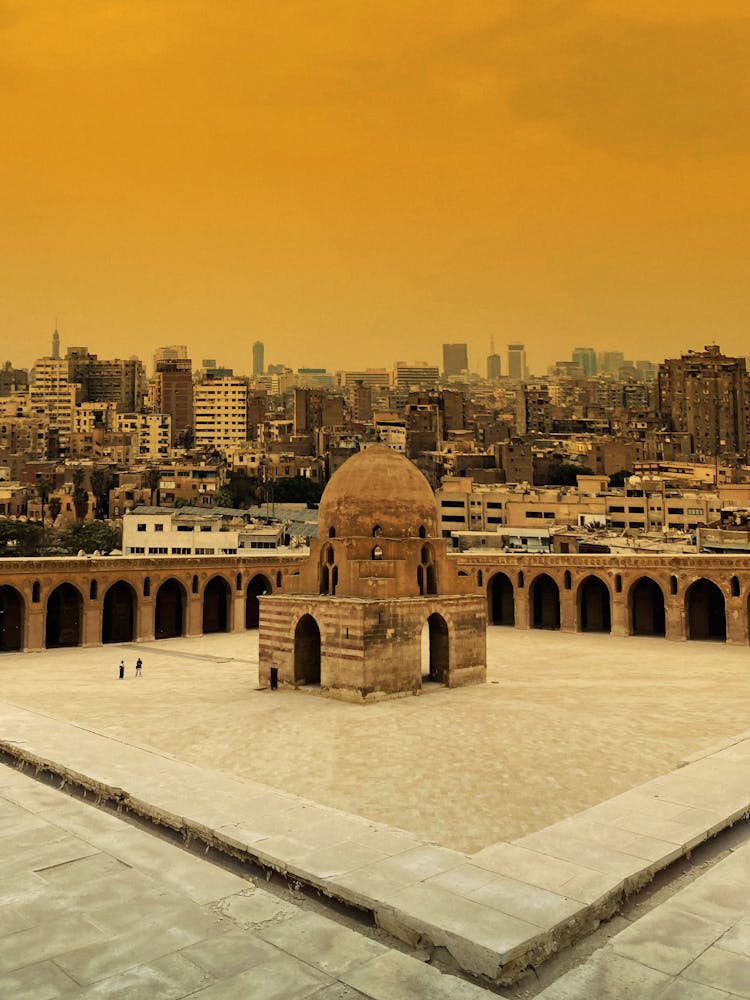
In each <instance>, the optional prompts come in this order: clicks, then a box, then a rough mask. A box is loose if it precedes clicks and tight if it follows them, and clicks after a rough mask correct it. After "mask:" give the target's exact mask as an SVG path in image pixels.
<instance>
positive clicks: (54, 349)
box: [52, 327, 60, 361]
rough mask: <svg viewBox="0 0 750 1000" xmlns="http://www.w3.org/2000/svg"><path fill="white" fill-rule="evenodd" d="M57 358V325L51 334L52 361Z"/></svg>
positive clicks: (58, 348) (58, 356) (58, 355)
mask: <svg viewBox="0 0 750 1000" xmlns="http://www.w3.org/2000/svg"><path fill="white" fill-rule="evenodd" d="M59 358H60V334H59V333H58V332H57V327H55V331H54V333H53V334H52V359H53V360H54V361H57V360H59Z"/></svg>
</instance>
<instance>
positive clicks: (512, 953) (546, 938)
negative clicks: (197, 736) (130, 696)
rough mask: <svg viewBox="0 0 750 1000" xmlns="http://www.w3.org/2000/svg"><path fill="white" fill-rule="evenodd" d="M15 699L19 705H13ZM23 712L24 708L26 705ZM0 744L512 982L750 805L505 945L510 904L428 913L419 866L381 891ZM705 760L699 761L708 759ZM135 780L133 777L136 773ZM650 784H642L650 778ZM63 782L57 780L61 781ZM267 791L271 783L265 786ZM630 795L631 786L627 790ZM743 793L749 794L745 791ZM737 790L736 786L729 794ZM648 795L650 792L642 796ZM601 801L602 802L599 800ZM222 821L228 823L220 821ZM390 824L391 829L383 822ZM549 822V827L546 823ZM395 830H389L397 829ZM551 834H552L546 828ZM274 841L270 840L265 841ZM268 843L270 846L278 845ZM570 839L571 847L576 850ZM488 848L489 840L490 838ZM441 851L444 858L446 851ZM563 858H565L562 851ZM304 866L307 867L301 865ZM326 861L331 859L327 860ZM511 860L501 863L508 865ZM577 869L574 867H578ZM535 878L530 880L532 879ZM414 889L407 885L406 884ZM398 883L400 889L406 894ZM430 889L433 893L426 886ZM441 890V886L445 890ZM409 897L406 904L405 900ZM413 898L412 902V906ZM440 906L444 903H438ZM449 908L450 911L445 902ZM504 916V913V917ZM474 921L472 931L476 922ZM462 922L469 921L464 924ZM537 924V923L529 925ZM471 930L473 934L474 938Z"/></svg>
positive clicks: (659, 795) (473, 968)
mask: <svg viewBox="0 0 750 1000" xmlns="http://www.w3.org/2000/svg"><path fill="white" fill-rule="evenodd" d="M14 707H15V706H14ZM23 711H25V712H27V711H28V710H23ZM28 714H29V715H31V716H33V715H34V714H37V715H40V716H41V713H28ZM44 718H46V719H47V720H48V721H50V722H52V723H54V724H56V725H58V726H65V727H68V726H71V725H72V724H69V723H63V722H61V721H60V720H57V719H54V718H53V717H44ZM72 728H76V729H79V730H81V731H83V732H86V733H88V734H89V735H90V736H91V737H93V738H96V739H106V740H110V741H112V742H120V741H117V740H114V739H113V738H111V737H108V736H104V735H103V734H99V733H96V732H95V731H93V730H89V729H84V728H83V727H78V726H75V725H72ZM122 745H125V746H128V747H129V749H130V750H131V751H133V752H134V753H135V754H136V755H138V754H141V755H145V756H146V757H147V756H148V755H149V754H153V753H156V754H158V755H159V756H160V757H163V758H164V759H166V760H169V761H172V762H173V763H174V764H175V766H176V767H188V768H190V770H191V771H192V772H193V773H195V774H196V775H201V774H203V775H204V778H205V781H206V782H210V780H211V772H208V771H205V770H204V769H201V768H198V767H196V766H194V765H185V764H184V763H183V762H181V761H178V760H175V758H173V757H171V756H168V755H164V754H161V753H159V752H158V751H153V750H152V749H150V748H144V747H137V746H133V745H132V744H127V743H123V744H122ZM28 746H29V744H28V742H27V743H25V747H28ZM0 750H3V751H4V752H5V754H6V755H7V756H9V757H11V758H14V759H15V760H17V761H19V762H26V763H27V764H28V765H29V766H31V767H35V768H36V769H37V772H39V771H42V772H47V773H50V774H51V775H55V776H56V777H59V778H61V779H62V786H64V785H65V784H73V785H74V786H80V787H82V788H84V789H87V790H90V791H91V792H93V793H94V794H95V795H96V796H97V798H98V799H99V800H104V801H111V802H113V803H115V804H116V807H117V809H118V811H120V810H123V809H124V810H126V811H128V812H132V813H134V814H135V815H136V816H141V817H145V818H147V819H148V820H151V821H153V822H154V823H155V824H156V825H157V826H164V827H166V828H168V829H172V830H173V831H175V832H177V833H179V834H181V835H182V836H183V837H184V838H185V839H186V840H187V841H189V840H190V839H195V840H198V841H200V842H202V843H206V845H207V847H210V848H215V849H216V850H219V851H221V852H223V853H225V854H227V855H229V856H231V857H235V858H238V859H239V860H242V861H247V860H249V861H252V862H254V863H256V864H259V865H260V866H261V867H263V868H271V869H273V870H275V871H278V872H281V873H282V874H285V875H288V876H291V877H293V878H295V879H297V880H299V881H300V882H301V883H303V884H306V885H309V886H311V887H312V888H314V889H316V890H317V891H319V892H321V893H323V894H325V895H327V896H329V897H332V898H334V899H338V900H340V901H342V902H344V903H346V904H348V905H353V906H355V907H359V908H360V909H363V910H366V911H370V912H371V913H372V914H373V915H374V916H375V919H376V921H377V922H378V923H379V924H380V926H382V927H383V928H384V929H385V930H386V931H388V932H389V933H391V934H393V935H394V936H396V937H397V938H401V939H402V940H404V941H406V942H407V943H414V942H421V943H426V944H427V945H429V946H431V947H432V948H439V947H444V948H447V950H448V951H449V952H450V953H451V955H452V957H453V958H454V959H455V960H456V961H457V962H458V964H459V966H460V967H461V968H463V969H464V971H466V972H469V973H470V974H473V975H479V976H483V977H485V978H486V979H489V980H490V981H494V982H495V983H509V982H512V981H514V980H515V979H517V978H518V976H519V975H520V974H521V973H522V972H523V970H524V969H525V968H527V967H528V966H533V965H535V964H539V962H541V961H543V960H545V959H546V958H548V957H549V956H550V955H552V954H554V952H555V951H557V950H559V949H560V948H561V947H563V946H564V945H568V944H570V943H572V942H574V941H575V940H578V939H579V938H580V937H581V936H582V935H583V934H585V933H588V932H589V931H590V930H592V929H594V928H595V927H596V926H597V925H598V924H599V923H600V922H601V921H602V920H605V919H607V918H609V917H611V916H612V915H613V914H614V913H615V912H617V910H618V909H619V907H620V906H621V904H622V902H623V900H624V899H625V898H627V896H629V895H631V894H632V893H634V892H635V891H637V890H638V889H640V888H642V887H643V886H644V885H647V884H648V883H649V882H650V881H651V880H652V879H653V877H654V874H656V872H658V871H661V870H663V869H664V868H665V867H667V866H668V865H669V864H670V863H673V862H674V861H675V860H678V859H679V857H683V856H685V855H689V851H690V849H691V848H692V847H694V846H695V844H696V843H698V842H702V841H705V840H706V839H707V838H708V837H709V836H713V835H715V834H716V833H718V832H719V831H720V830H722V829H724V828H726V827H727V826H731V825H732V824H733V823H734V822H736V821H737V819H739V818H741V817H746V816H747V815H748V811H749V810H750V803H748V801H747V798H745V797H743V799H742V805H741V806H740V807H739V808H737V805H736V801H735V802H734V804H733V808H732V809H731V811H730V812H729V814H728V815H727V812H726V808H725V811H724V812H723V817H724V818H723V820H722V821H720V822H719V823H716V822H714V823H713V824H712V826H711V827H710V828H709V830H708V831H706V830H703V832H702V833H701V834H699V839H698V840H696V838H695V836H692V837H688V839H687V842H686V843H685V844H683V845H682V847H683V849H682V851H681V853H680V854H678V855H677V856H676V857H675V855H674V852H672V853H671V854H664V855H662V857H661V858H657V859H655V860H651V861H646V860H644V859H638V858H636V857H633V856H630V860H631V861H632V862H633V863H634V865H635V867H634V868H633V869H632V870H627V871H626V870H625V869H624V868H622V867H621V866H622V862H620V861H618V862H617V865H615V867H614V868H612V867H611V866H610V867H609V868H608V867H607V864H606V863H604V864H603V869H602V871H601V872H600V879H601V881H602V885H601V892H600V894H599V895H598V897H597V898H595V899H594V900H593V901H590V902H582V901H581V900H580V899H578V900H571V898H570V897H566V896H564V887H563V888H562V889H560V890H559V891H557V892H556V893H555V894H556V895H557V896H558V897H560V899H562V900H567V902H571V901H573V902H577V903H578V904H579V905H578V909H577V910H576V911H575V912H574V913H572V914H571V915H569V916H568V917H566V918H563V919H558V920H556V921H555V920H553V921H552V922H550V923H548V924H547V925H546V926H538V925H537V926H534V925H533V924H532V923H531V922H529V921H528V920H527V921H526V922H525V926H526V927H528V928H530V930H529V931H527V932H525V937H524V936H523V932H521V933H519V930H518V929H515V930H514V931H513V933H510V936H508V933H506V934H505V940H504V941H502V938H503V934H502V933H501V934H500V938H501V941H502V943H498V942H497V941H496V940H495V939H493V938H492V932H491V931H488V930H487V928H486V927H484V926H483V922H482V919H480V916H481V914H482V913H486V918H485V919H489V918H490V917H492V916H493V915H494V916H495V917H497V918H498V919H501V918H503V915H504V914H505V919H506V922H507V921H511V925H512V921H513V920H514V919H515V918H513V917H510V916H508V913H509V912H512V910H510V911H508V910H507V904H506V909H500V908H493V907H492V906H483V905H482V904H480V903H477V902H476V901H474V902H472V900H471V896H470V894H467V895H465V896H464V895H462V894H461V893H460V892H456V894H455V896H454V895H452V893H451V892H448V893H447V895H448V896H449V897H451V898H453V899H454V901H455V902H454V904H451V906H455V907H456V908H457V909H458V910H460V909H461V907H462V906H463V907H464V908H468V909H467V914H468V915H467V917H466V923H465V924H464V925H462V923H461V920H460V918H456V917H455V915H454V913H452V912H445V910H444V912H443V913H442V915H441V914H438V915H437V916H436V915H434V913H433V912H431V910H430V901H431V902H432V904H433V905H434V904H438V905H439V901H440V892H441V891H442V890H440V889H438V890H437V892H438V895H437V896H436V895H435V890H434V889H431V887H429V886H427V887H426V886H425V883H426V880H427V879H428V878H429V877H430V875H426V874H424V873H421V874H420V873H413V874H412V877H411V881H405V882H404V883H403V885H402V888H401V892H400V893H399V892H398V891H397V892H395V896H394V892H393V891H389V890H388V889H387V887H386V891H385V892H384V891H383V890H382V889H380V890H378V889H376V888H375V889H373V888H372V887H371V888H370V889H369V890H368V889H367V875H368V870H369V869H370V864H368V863H367V862H366V861H365V862H361V861H359V862H358V863H357V864H353V865H351V864H350V866H349V868H348V869H346V872H348V877H347V874H346V872H345V873H344V874H342V875H336V874H335V868H334V869H333V870H332V871H331V872H330V873H329V874H326V869H325V867H323V868H322V869H321V867H320V865H319V866H318V872H317V873H316V872H315V870H314V855H315V850H316V849H315V848H312V849H311V848H309V845H308V850H307V852H305V850H304V849H302V850H301V848H304V843H303V841H302V840H300V841H292V842H290V843H296V844H298V845H299V846H298V848H297V852H296V853H297V858H295V856H294V851H292V854H291V855H290V854H289V852H288V849H287V856H286V857H285V856H284V849H283V841H284V840H285V838H284V836H283V835H282V836H281V841H282V851H281V853H279V846H278V844H279V835H278V834H273V833H272V834H270V835H269V834H267V833H266V834H263V835H262V836H261V837H260V838H259V839H257V840H255V841H252V842H243V840H242V835H241V832H240V834H239V835H235V836H232V837H229V836H228V835H224V834H223V833H222V832H221V831H220V830H219V829H214V828H213V827H212V826H211V825H210V822H211V821H209V823H208V824H207V823H201V822H200V821H199V819H197V818H191V817H186V816H183V815H178V814H177V813H175V812H171V811H167V810H165V809H163V808H160V807H159V806H158V805H157V804H155V803H152V802H149V801H146V800H145V799H144V798H143V797H142V793H141V794H137V793H136V792H135V791H133V792H130V791H128V790H126V789H124V788H120V787H119V786H117V785H114V784H113V783H111V782H108V781H106V780H105V781H101V780H98V779H96V778H95V777H92V776H90V775H87V774H83V773H82V772H80V771H75V770H72V769H71V768H69V767H66V766H65V765H64V764H62V763H59V762H57V761H53V760H50V759H49V757H46V756H42V755H40V754H38V753H35V752H33V751H32V750H31V749H25V748H24V749H22V748H21V747H20V746H19V744H18V743H15V744H14V743H13V742H12V741H7V740H5V741H0ZM716 760H717V761H718V764H719V766H720V765H721V764H722V763H725V761H724V760H723V758H721V754H720V753H719V754H717V756H716ZM701 763H703V764H705V760H704V761H702V762H701ZM685 774H686V771H685V769H684V768H683V769H678V770H677V771H673V772H671V775H672V776H674V775H679V776H681V778H682V779H684V776H685ZM698 774H699V776H700V777H701V778H702V779H705V774H704V771H702V770H700V769H699V771H698ZM669 778H670V775H669V774H668V775H666V776H662V777H661V778H659V779H657V781H658V782H659V783H660V784H659V786H658V788H657V789H652V790H651V796H650V797H651V799H652V800H654V801H663V795H664V789H663V788H662V787H661V786H662V785H663V784H664V782H665V781H667V780H668V779H669ZM133 780H135V781H136V782H137V775H136V777H135V779H133ZM232 784H236V785H238V786H241V785H242V784H243V782H242V781H241V780H238V779H233V780H232ZM253 784H254V785H255V786H256V787H259V783H257V782H254V783H253ZM648 784H649V783H647V785H648ZM62 786H61V787H62ZM644 787H645V786H641V788H640V789H636V791H641V794H643V793H642V789H643V788H644ZM268 791H272V790H271V789H269V790H268ZM625 794H626V795H627V794H628V793H625ZM742 794H743V796H744V795H745V788H744V783H743V788H742ZM747 794H750V792H748V793H747ZM735 796H736V792H735ZM293 800H296V801H297V802H298V803H299V804H300V805H305V806H306V807H307V808H309V809H311V810H317V811H319V812H321V813H322V814H323V815H331V816H335V815H338V816H339V817H341V816H344V817H346V816H347V814H345V813H342V812H340V811H338V810H330V809H327V808H326V807H323V806H318V805H317V804H316V803H314V802H307V801H306V800H304V799H302V798H300V797H298V796H291V797H290V801H293ZM647 801H648V800H647ZM600 805H601V804H600ZM181 806H182V803H180V802H178V804H177V808H178V809H179V808H180V807H181ZM597 808H598V807H596V806H594V807H592V810H586V811H585V812H584V813H582V814H578V815H579V817H580V816H585V814H586V813H587V812H588V813H591V812H594V813H595V811H596V809H597ZM350 818H351V819H352V820H354V819H359V818H358V817H353V816H352V817H350ZM575 818H576V817H571V820H575ZM214 825H215V826H218V825H219V824H214ZM221 825H224V826H226V825H227V822H224V823H223V824H221ZM378 827H379V828H380V829H381V830H382V829H384V827H383V825H382V824H378ZM385 829H387V828H385ZM548 829H550V828H548ZM394 832H398V831H395V828H394ZM544 833H545V831H544V830H542V831H538V833H537V834H531V835H529V836H528V837H525V838H520V840H517V841H515V842H511V844H510V845H508V846H509V847H511V848H513V847H527V849H528V848H529V847H530V849H531V850H532V851H533V852H534V851H536V852H537V853H540V854H541V858H542V861H543V862H544V861H546V860H547V855H548V854H552V856H553V857H554V856H555V851H550V850H549V848H545V846H544V843H542V845H541V847H539V846H537V847H535V846H534V842H533V841H534V838H535V837H536V836H538V835H539V834H544ZM547 836H549V833H548V834H547ZM580 837H581V838H582V842H583V846H584V847H585V846H586V844H587V843H588V845H589V849H593V848H594V846H595V845H594V843H593V842H590V841H587V840H586V837H585V834H580ZM414 839H415V841H416V843H417V846H418V847H419V848H420V849H432V850H434V851H436V852H441V851H444V850H445V849H443V848H440V847H435V846H433V847H431V848H430V845H429V844H427V843H426V842H421V841H418V840H417V839H416V838H414ZM527 839H529V840H531V841H532V843H531V844H530V845H525V844H524V841H525V840H527ZM269 841H270V844H268V842H269ZM274 843H275V845H276V846H274ZM575 843H576V840H575V838H574V841H573V848H574V852H575ZM490 846H492V845H490ZM555 850H556V851H559V853H561V854H565V853H566V851H565V849H563V850H562V851H560V849H559V846H556V848H555ZM599 850H600V852H602V856H603V858H604V859H605V861H606V857H607V851H608V850H609V852H610V856H611V857H614V858H619V857H627V855H623V854H620V853H618V851H617V849H616V847H615V848H611V847H607V845H606V844H605V845H602V846H600V847H599ZM306 853H307V854H311V855H312V856H313V857H312V861H313V870H310V869H309V862H306V861H305V857H306ZM408 853H409V851H408V850H406V851H403V852H396V853H395V855H387V854H384V855H383V860H385V861H386V862H387V860H388V857H393V856H395V857H396V858H397V859H398V857H400V856H402V855H406V854H408ZM447 853H448V852H446V856H447ZM452 853H454V854H455V856H456V858H457V859H458V858H459V857H460V858H461V859H462V862H461V863H462V864H471V860H472V856H471V855H460V853H459V852H452ZM561 860H566V859H565V858H563V859H561ZM567 860H568V862H569V863H572V864H573V865H574V866H575V865H576V864H577V862H576V861H575V860H571V859H567ZM306 863H307V864H308V867H307V868H306V867H305V865H306ZM329 864H330V863H329ZM506 867H507V866H506ZM579 867H580V865H579ZM447 869H448V871H450V870H451V866H450V865H448V866H447ZM496 874H498V875H500V876H501V878H502V877H506V879H507V878H508V877H509V878H511V879H512V880H514V881H516V882H522V881H523V879H522V877H519V876H515V875H513V874H512V873H508V872H507V871H505V872H500V871H498V872H496ZM362 876H364V883H362V887H361V888H358V887H357V880H358V879H360V878H361V877H362ZM530 884H531V883H530ZM410 887H411V888H410ZM414 888H417V889H420V888H421V889H422V890H425V888H427V898H426V900H425V899H424V898H422V901H421V904H420V902H419V900H420V898H421V897H420V894H419V893H417V897H416V901H415V900H414V899H413V896H414V893H413V891H412V889H414ZM404 889H405V890H406V891H405V892H404ZM430 891H432V897H430V895H429V893H430ZM443 894H444V895H445V893H443ZM399 897H402V898H403V897H405V901H402V902H399ZM410 898H411V899H412V902H411V903H410ZM415 902H416V909H415V908H414V906H415ZM443 906H444V907H445V904H443ZM451 906H449V910H450V909H451ZM501 923H502V919H501ZM472 924H473V930H472ZM521 924H524V921H523V920H522V921H521ZM467 925H468V926H467ZM516 927H520V925H518V920H517V919H516ZM532 927H533V930H531V928H532ZM472 935H474V936H472Z"/></svg>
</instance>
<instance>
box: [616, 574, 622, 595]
mask: <svg viewBox="0 0 750 1000" xmlns="http://www.w3.org/2000/svg"><path fill="white" fill-rule="evenodd" d="M615 593H616V594H621V593H622V576H621V574H620V573H615Z"/></svg>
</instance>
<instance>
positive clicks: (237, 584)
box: [234, 573, 242, 590]
mask: <svg viewBox="0 0 750 1000" xmlns="http://www.w3.org/2000/svg"><path fill="white" fill-rule="evenodd" d="M234 586H235V589H236V590H242V573H238V574H237V579H236V581H235V584H234Z"/></svg>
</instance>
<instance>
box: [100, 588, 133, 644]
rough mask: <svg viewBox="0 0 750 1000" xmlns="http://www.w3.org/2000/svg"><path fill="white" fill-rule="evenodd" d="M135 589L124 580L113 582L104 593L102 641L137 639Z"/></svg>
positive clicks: (130, 640)
mask: <svg viewBox="0 0 750 1000" xmlns="http://www.w3.org/2000/svg"><path fill="white" fill-rule="evenodd" d="M135 609H136V597H135V591H134V590H133V588H132V587H131V586H130V584H129V583H126V582H125V581H124V580H118V581H117V583H113V584H112V586H111V587H110V588H109V589H108V590H107V592H106V594H105V595H104V607H103V608H102V642H132V641H133V639H135Z"/></svg>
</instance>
